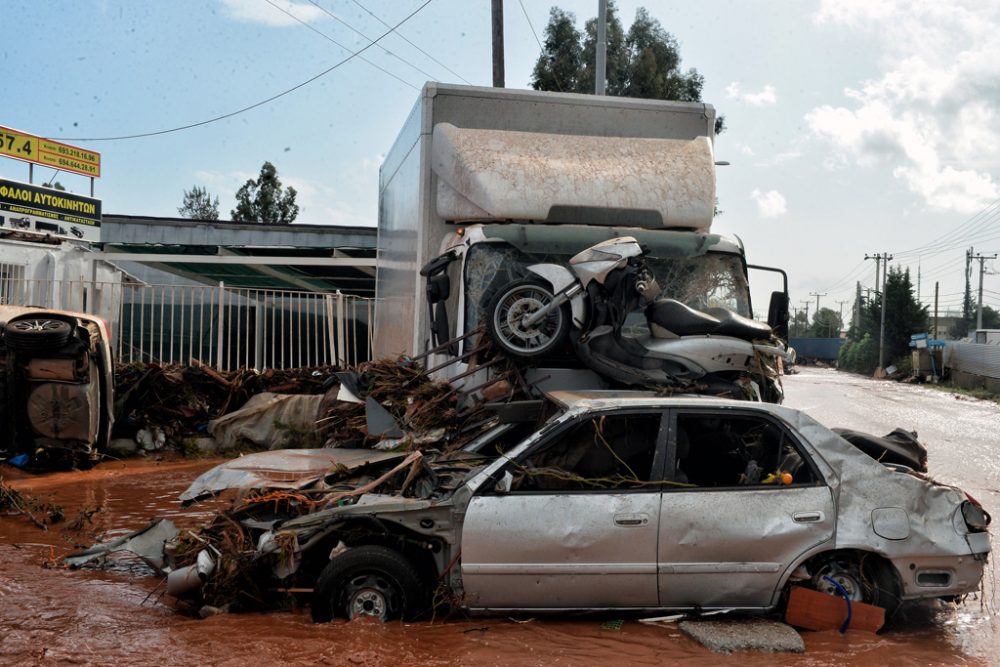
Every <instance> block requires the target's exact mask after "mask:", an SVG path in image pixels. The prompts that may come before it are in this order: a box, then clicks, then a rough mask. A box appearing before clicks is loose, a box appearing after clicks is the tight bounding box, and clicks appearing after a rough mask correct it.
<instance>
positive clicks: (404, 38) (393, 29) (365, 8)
mask: <svg viewBox="0 0 1000 667" xmlns="http://www.w3.org/2000/svg"><path fill="white" fill-rule="evenodd" d="M351 2H353V3H354V4H356V5H357V6H358V7H360V8H361V9H363V10H364V11H365V12H367V13H368V15H369V16H371V17H372V18H373V19H375V20H376V21H378V22H379V23H381V24H382V25H384V26H385V27H387V28H389V30H391V31H392V32H394V33H395V34H396V36H397V37H399V38H400V39H402V40H403V41H404V42H406V43H407V44H409V45H410V46H412V47H413V48H415V49H416V50H417V51H420V53H422V54H424V55H425V56H427V57H428V58H430V59H431V60H433V61H434V62H435V63H437V64H438V65H440V66H441V67H443V68H445V69H446V70H448V71H449V72H450V73H451V74H452V75H454V76H456V77H458V78H459V79H461V80H462V82H463V83H466V84H468V85H470V86H471V85H473V84H472V82H471V81H469V80H468V79H466V78H465V77H464V76H462V75H461V74H459V73H458V72H456V71H455V70H453V69H452V68H450V67H448V66H447V65H445V64H444V63H443V62H441V61H440V60H438V59H437V58H435V57H434V56H432V55H431V54H429V53H427V52H426V51H424V50H423V49H422V48H420V47H419V46H417V45H416V44H414V43H413V42H411V41H410V40H409V39H407V38H406V35H404V34H403V33H401V32H399V31H398V30H396V29H395V28H393V27H392V26H390V25H389V24H388V23H386V22H385V21H383V20H382V19H380V18H379V17H378V16H377V15H375V14H374V13H372V11H371V10H369V9H368V8H367V7H365V6H364V5H362V4H361V3H360V2H358V0H351Z"/></svg>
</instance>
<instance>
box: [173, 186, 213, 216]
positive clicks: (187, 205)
mask: <svg viewBox="0 0 1000 667" xmlns="http://www.w3.org/2000/svg"><path fill="white" fill-rule="evenodd" d="M177 212H178V213H180V214H181V217H182V218H191V219H193V220H218V219H219V198H218V197H215V199H213V198H212V195H210V194H208V189H207V188H199V187H198V186H197V185H195V186H193V187H192V188H191V189H190V190H185V191H184V204H183V205H182V206H180V207H179V208H178V209H177Z"/></svg>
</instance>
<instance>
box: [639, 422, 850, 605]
mask: <svg viewBox="0 0 1000 667" xmlns="http://www.w3.org/2000/svg"><path fill="white" fill-rule="evenodd" d="M667 451H668V462H667V465H666V469H667V474H668V476H669V477H668V478H669V479H671V481H672V484H669V485H667V486H665V487H664V492H663V496H662V504H661V506H660V535H659V565H658V569H659V593H660V604H661V605H662V606H664V607H693V606H700V607H706V608H711V607H722V606H724V607H767V606H769V605H771V604H772V601H773V597H774V594H775V592H776V589H777V586H778V584H779V583H780V581H781V579H782V576H783V575H784V573H785V572H786V570H787V569H788V567H789V565H790V564H791V563H792V562H793V561H794V560H796V559H797V558H798V557H799V556H801V555H802V554H804V553H805V552H806V551H808V550H810V549H812V548H813V547H815V546H817V545H818V544H821V543H823V542H825V541H827V540H830V539H831V538H832V537H833V531H834V526H835V524H836V516H835V514H834V505H833V495H832V492H831V490H830V488H829V487H828V486H827V485H826V484H825V482H824V481H823V480H822V478H821V476H820V474H819V472H818V470H817V469H816V468H815V467H814V466H813V465H812V464H811V463H810V462H809V461H808V459H807V458H806V457H805V455H804V454H803V452H802V450H801V449H800V448H799V446H798V443H797V441H796V439H795V438H794V436H793V435H792V433H791V431H790V430H789V429H788V428H787V427H786V426H785V425H783V424H781V423H780V422H778V421H777V420H775V419H773V418H771V417H770V416H767V415H764V414H762V413H756V414H754V413H745V414H740V413H734V412H733V411H732V410H727V411H723V410H711V409H705V410H698V411H691V412H686V411H678V413H677V414H676V428H673V429H671V437H670V439H669V446H668V448H667ZM783 475H787V476H785V477H784V479H782V477H783Z"/></svg>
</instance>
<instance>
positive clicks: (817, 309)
mask: <svg viewBox="0 0 1000 667" xmlns="http://www.w3.org/2000/svg"><path fill="white" fill-rule="evenodd" d="M809 296H814V297H816V313H817V314H819V298H820V297H821V296H826V292H823V293H822V294H820V293H819V292H809Z"/></svg>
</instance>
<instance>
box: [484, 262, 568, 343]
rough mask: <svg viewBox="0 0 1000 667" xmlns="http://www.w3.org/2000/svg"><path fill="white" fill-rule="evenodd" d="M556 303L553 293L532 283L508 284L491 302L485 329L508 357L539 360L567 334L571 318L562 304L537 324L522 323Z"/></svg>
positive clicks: (541, 285) (531, 281) (529, 281)
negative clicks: (538, 358)
mask: <svg viewBox="0 0 1000 667" xmlns="http://www.w3.org/2000/svg"><path fill="white" fill-rule="evenodd" d="M554 299H555V295H553V293H552V290H551V289H550V288H549V287H548V286H546V285H543V284H541V283H539V282H537V281H534V280H521V281H518V282H515V283H511V284H510V285H508V286H507V287H505V288H504V289H502V290H501V291H500V292H499V293H497V295H496V296H494V297H493V298H492V299H491V300H490V304H489V307H488V308H487V311H486V312H487V318H486V328H487V329H488V330H489V332H490V336H491V337H492V338H493V340H494V341H495V342H496V344H497V345H499V346H500V347H501V348H502V349H503V350H504V352H506V353H507V354H509V355H511V356H514V357H519V358H522V359H531V358H535V357H540V356H542V355H544V354H547V353H549V352H551V351H552V350H554V349H555V348H556V347H557V346H558V345H559V344H560V343H562V341H563V339H564V338H565V337H566V333H567V332H568V331H569V320H570V315H569V312H568V308H567V307H566V305H565V304H563V305H562V306H559V307H557V308H553V309H552V310H551V311H549V312H548V313H547V314H546V316H545V317H544V318H543V319H542V320H541V321H539V322H536V323H535V324H533V325H530V326H529V325H527V324H525V322H524V320H525V318H526V317H527V316H529V315H531V314H532V313H536V312H538V311H539V310H541V309H542V308H544V307H545V306H548V305H549V304H551V303H552V301H553V300H554Z"/></svg>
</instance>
